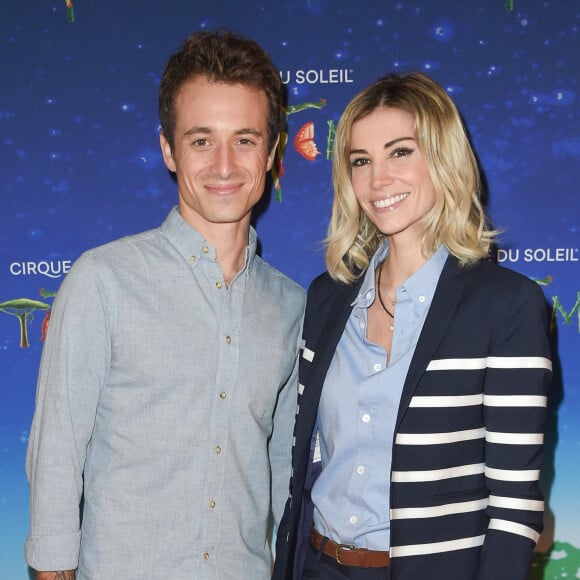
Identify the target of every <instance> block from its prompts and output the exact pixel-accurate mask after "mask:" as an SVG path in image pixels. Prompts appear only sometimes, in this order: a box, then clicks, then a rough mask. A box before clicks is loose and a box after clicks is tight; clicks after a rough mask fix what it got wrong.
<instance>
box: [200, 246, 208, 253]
mask: <svg viewBox="0 0 580 580" xmlns="http://www.w3.org/2000/svg"><path fill="white" fill-rule="evenodd" d="M201 251H202V252H203V253H204V254H207V253H208V252H209V248H208V247H207V246H204V247H203V248H202V249H201Z"/></svg>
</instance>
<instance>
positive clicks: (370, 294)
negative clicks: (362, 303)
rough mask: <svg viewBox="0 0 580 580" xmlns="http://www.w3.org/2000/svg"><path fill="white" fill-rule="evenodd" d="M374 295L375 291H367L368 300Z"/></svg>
mask: <svg viewBox="0 0 580 580" xmlns="http://www.w3.org/2000/svg"><path fill="white" fill-rule="evenodd" d="M372 297H373V293H372V292H371V291H370V290H369V291H368V292H367V300H370V299H371V298H372Z"/></svg>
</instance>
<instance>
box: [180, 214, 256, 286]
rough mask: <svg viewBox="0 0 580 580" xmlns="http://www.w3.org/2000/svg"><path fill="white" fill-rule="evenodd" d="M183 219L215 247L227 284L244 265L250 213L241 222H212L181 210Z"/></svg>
mask: <svg viewBox="0 0 580 580" xmlns="http://www.w3.org/2000/svg"><path fill="white" fill-rule="evenodd" d="M181 215H182V217H183V219H185V221H186V222H187V223H188V224H189V225H190V226H191V227H192V228H193V229H195V230H196V231H197V233H198V234H200V235H201V236H202V237H203V238H204V239H205V240H206V241H207V242H208V243H209V244H210V245H211V246H213V247H214V248H215V251H216V260H217V261H218V263H219V265H220V268H221V270H222V274H223V277H224V280H225V282H226V284H229V283H230V281H231V280H232V279H233V278H234V276H235V275H236V274H237V273H238V272H239V271H240V270H241V269H242V268H243V267H244V262H245V257H246V247H247V246H248V238H249V232H250V215H248V216H247V218H244V219H243V220H241V221H239V222H233V223H210V222H207V221H204V220H201V219H197V218H198V216H197V215H193V216H192V215H189V214H188V213H187V212H183V211H182V212H181Z"/></svg>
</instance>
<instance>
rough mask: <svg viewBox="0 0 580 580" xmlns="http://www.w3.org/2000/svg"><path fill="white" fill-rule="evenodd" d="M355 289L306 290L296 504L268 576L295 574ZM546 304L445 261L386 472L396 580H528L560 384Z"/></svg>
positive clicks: (490, 267)
mask: <svg viewBox="0 0 580 580" xmlns="http://www.w3.org/2000/svg"><path fill="white" fill-rule="evenodd" d="M359 286H360V281H359V282H356V283H354V284H352V285H342V284H338V283H336V282H334V281H333V280H332V279H331V278H330V277H329V276H328V275H327V274H323V275H321V276H319V277H318V278H317V279H316V280H315V281H314V282H313V283H312V285H311V287H310V290H309V293H308V301H307V306H306V315H305V321H304V332H303V338H304V345H303V350H302V355H301V361H300V363H301V364H300V385H299V398H298V410H297V414H296V425H295V431H294V449H293V458H292V463H293V470H292V480H291V482H290V497H289V499H288V502H287V505H286V510H285V513H284V517H283V519H282V522H281V524H280V528H279V530H278V536H277V545H276V562H275V568H274V574H273V578H274V579H275V580H290V579H294V578H299V577H300V571H301V568H302V563H303V560H304V557H305V550H306V547H307V543H308V536H309V531H310V527H311V526H312V511H313V508H312V502H311V500H310V490H311V488H312V484H313V482H314V480H315V479H316V477H317V475H318V474H319V473H320V462H319V459H318V461H315V459H314V457H315V454H314V448H315V445H316V438H317V437H316V435H317V433H316V432H315V424H316V415H317V409H318V404H319V400H320V394H321V391H322V386H323V384H324V379H325V376H326V372H327V370H328V367H329V365H330V362H331V360H332V357H333V354H334V351H335V349H336V345H337V344H338V341H339V339H340V337H341V335H342V332H343V329H344V327H345V324H346V321H347V319H348V317H349V315H350V313H351V309H352V307H351V304H352V302H353V300H354V298H355V297H356V294H357V292H358V288H359ZM546 313H547V311H546V303H545V300H544V297H543V293H542V292H541V290H540V289H539V287H538V286H537V285H536V284H535V283H534V282H532V281H531V280H529V279H528V278H526V277H524V276H522V275H520V274H517V273H515V272H512V271H510V270H506V269H504V268H501V267H499V266H497V265H496V264H492V263H490V262H486V261H480V262H478V263H476V264H475V265H473V266H469V267H461V266H459V264H458V263H457V261H456V259H455V258H453V257H451V256H450V257H449V258H448V260H447V262H446V264H445V267H444V269H443V272H442V274H441V277H440V280H439V283H438V285H437V289H436V292H435V295H434V298H433V302H432V304H431V308H430V310H429V313H428V316H427V319H426V321H425V325H424V327H423V331H422V333H421V336H420V338H419V342H418V344H417V348H416V350H415V353H414V356H413V359H412V361H411V365H410V368H409V372H408V375H407V378H406V381H405V385H404V388H403V393H402V396H401V401H400V404H399V410H398V415H397V422H396V427H395V436H394V442H393V462H392V471H391V485H390V495H391V498H390V499H391V513H390V515H391V546H390V550H391V558H392V560H391V562H392V563H391V578H392V580H527V578H528V569H529V564H530V559H531V555H532V551H533V548H534V546H535V544H536V542H537V540H538V537H539V535H540V532H541V531H542V527H543V525H542V520H543V507H544V505H543V498H542V493H541V491H540V489H539V486H538V480H539V475H540V465H541V461H542V444H543V429H544V422H545V415H546V403H547V388H548V386H549V383H550V380H551V368H552V366H551V362H550V351H549V345H548V340H547V334H546Z"/></svg>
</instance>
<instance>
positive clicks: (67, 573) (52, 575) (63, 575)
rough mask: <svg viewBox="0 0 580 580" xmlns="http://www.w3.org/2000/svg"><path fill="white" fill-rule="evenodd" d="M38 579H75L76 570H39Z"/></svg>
mask: <svg viewBox="0 0 580 580" xmlns="http://www.w3.org/2000/svg"><path fill="white" fill-rule="evenodd" d="M36 580H75V571H74V570H63V571H61V572H37V573H36Z"/></svg>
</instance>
